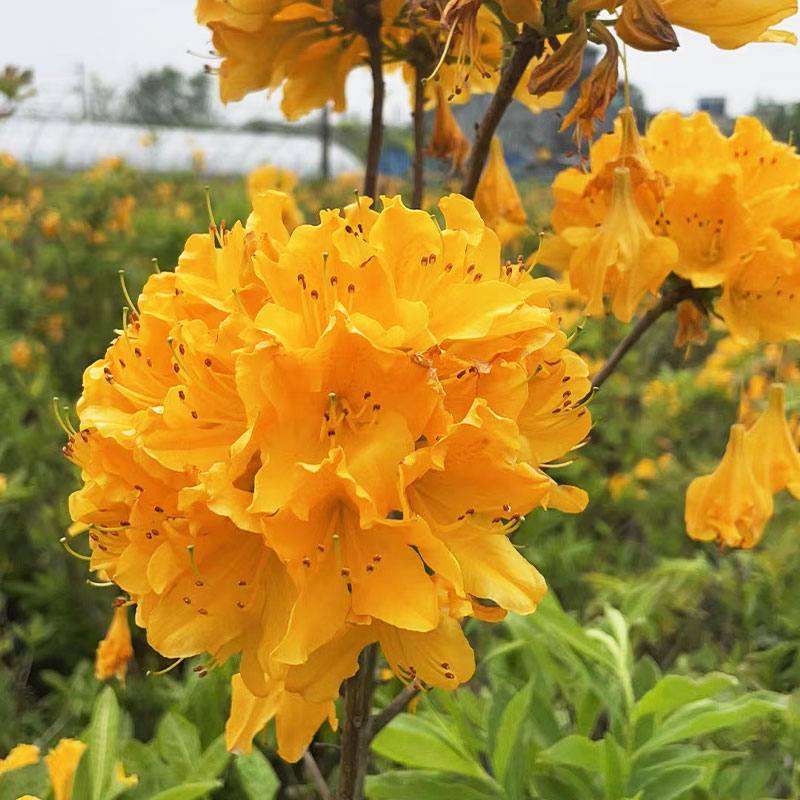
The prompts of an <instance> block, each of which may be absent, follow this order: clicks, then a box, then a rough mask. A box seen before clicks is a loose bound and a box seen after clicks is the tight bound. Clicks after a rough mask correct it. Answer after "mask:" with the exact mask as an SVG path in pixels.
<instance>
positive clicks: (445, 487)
mask: <svg viewBox="0 0 800 800" xmlns="http://www.w3.org/2000/svg"><path fill="white" fill-rule="evenodd" d="M285 202H286V197H285V195H282V194H280V193H278V192H267V193H266V194H259V195H257V196H256V197H255V198H254V210H253V213H252V214H251V216H250V217H249V219H248V221H247V225H246V226H242V225H241V224H239V223H237V224H236V225H235V226H234V227H233V228H232V229H231V230H228V231H217V230H216V229H215V230H214V231H213V235H212V234H205V235H196V236H192V237H191V238H190V239H189V240H188V242H187V244H186V248H185V251H184V253H183V254H182V256H181V257H180V259H179V262H178V266H177V268H176V269H175V271H174V272H161V273H158V274H155V275H153V276H152V277H151V278H150V279H149V281H148V282H147V284H146V286H145V288H144V290H143V292H142V294H141V295H140V297H139V300H138V308H137V309H136V310H135V311H134V312H132V313H131V315H130V317H129V318H128V320H127V324H126V325H125V326H124V327H123V329H122V330H120V331H118V336H117V338H116V339H115V340H114V342H113V343H112V344H111V346H110V347H109V349H108V351H107V352H106V355H105V357H104V358H102V359H100V360H99V361H97V362H95V363H94V364H92V365H91V366H90V367H89V368H88V369H87V370H86V372H85V375H84V390H83V395H82V397H81V399H80V401H79V404H78V413H79V417H80V427H79V429H78V430H77V431H76V433H75V435H73V436H71V437H70V440H69V443H68V445H67V446H66V448H65V453H66V455H67V456H68V457H69V458H70V459H72V460H74V461H75V463H76V464H78V465H79V466H80V467H81V470H82V478H83V481H84V485H83V488H81V489H80V490H79V491H78V492H76V493H75V494H73V495H72V496H71V498H70V509H71V513H72V515H73V517H74V519H75V520H76V521H80V522H83V523H86V524H88V525H89V526H90V527H89V535H90V537H91V550H92V555H91V568H92V569H94V570H100V571H103V572H104V573H105V574H106V575H107V576H108V578H110V579H111V580H113V581H114V582H115V583H117V584H118V585H119V586H120V587H121V588H122V589H123V590H124V591H125V592H127V593H128V594H129V595H130V597H131V599H132V601H133V602H135V603H136V604H137V610H136V621H137V623H138V624H139V625H141V626H142V627H144V628H146V629H147V635H148V640H149V642H150V644H151V645H152V646H153V647H154V648H155V649H156V650H158V651H159V652H160V653H162V654H164V655H165V656H168V657H171V658H185V657H188V656H194V655H196V654H199V653H205V652H207V653H209V654H210V660H209V661H208V662H207V668H213V666H214V665H215V664H219V663H222V662H224V661H225V660H226V659H228V658H230V657H231V656H233V655H235V654H237V653H241V662H240V673H239V674H238V675H237V676H236V678H235V679H234V699H233V709H232V715H231V720H230V722H229V725H228V729H227V733H228V744H229V746H230V747H237V748H247V747H249V745H250V739H251V738H252V736H253V734H254V733H255V732H257V731H258V730H259V729H260V728H261V727H263V725H264V724H265V723H266V722H267V720H268V719H269V718H270V717H272V716H277V730H278V738H279V747H280V752H281V754H282V755H283V756H284V757H285V758H288V759H297V758H299V757H300V755H301V753H302V751H303V748H304V747H305V746H306V744H307V743H308V741H309V740H310V738H311V736H312V735H313V734H314V732H315V731H316V729H317V728H318V727H319V725H320V724H321V723H322V722H323V720H324V719H325V718H326V717H328V718H330V719H331V720H332V721H333V720H334V719H335V717H334V714H335V710H334V703H333V701H334V699H335V698H336V697H337V695H338V691H339V686H340V683H341V681H342V680H343V679H344V678H346V677H348V676H350V675H352V674H353V673H354V672H355V671H356V669H357V657H358V654H359V652H360V650H361V649H362V648H363V647H364V646H365V645H367V644H368V643H371V642H376V641H377V642H380V646H381V647H382V649H383V652H384V654H385V656H386V659H387V661H388V663H389V665H390V667H391V668H392V669H393V670H394V671H395V672H396V673H397V674H398V675H399V676H400V677H401V678H402V679H403V680H405V681H416V682H417V683H418V684H420V685H422V686H440V687H445V688H454V687H455V686H457V685H458V684H459V683H460V682H462V681H465V680H467V679H468V678H469V677H470V676H471V674H472V672H473V669H474V660H473V654H472V651H471V649H470V647H469V645H468V643H467V641H466V639H465V638H464V635H463V633H462V630H461V625H460V621H461V620H462V619H463V618H464V617H469V616H474V617H478V618H481V619H486V620H497V619H500V618H502V617H503V616H504V615H505V613H506V611H507V610H510V611H515V612H518V613H530V612H532V611H533V610H534V609H535V608H536V605H537V603H538V601H539V600H540V598H541V597H542V595H543V594H544V592H545V583H544V580H543V579H542V577H541V576H540V574H539V573H538V572H537V571H536V569H534V567H533V566H531V565H530V564H529V563H528V562H527V561H526V560H525V559H524V558H523V557H522V556H521V555H520V554H519V553H518V552H517V550H516V549H515V547H514V546H513V545H512V543H511V542H510V541H509V538H508V534H509V533H510V532H512V531H513V530H514V528H515V527H516V526H517V525H518V523H519V521H520V519H521V518H522V516H523V515H524V514H527V513H528V512H530V511H531V510H532V509H534V508H536V507H537V506H541V507H555V508H559V509H562V510H564V511H568V512H577V511H580V510H581V509H582V508H583V506H584V505H585V502H586V496H585V493H584V492H583V491H582V490H580V489H578V488H575V487H569V486H560V485H558V484H557V483H556V482H555V481H554V480H553V479H552V478H551V477H550V476H549V475H548V474H547V472H546V471H545V469H546V467H547V466H548V465H549V464H552V463H553V462H554V461H558V460H560V459H561V458H562V457H563V456H564V455H565V454H567V453H569V451H570V450H572V449H573V448H575V447H576V446H577V445H579V444H580V443H581V442H582V441H583V440H584V439H585V438H586V436H587V434H588V432H589V429H590V418H589V414H588V411H587V409H586V408H585V407H584V405H583V400H584V399H585V397H586V396H587V394H588V393H589V382H588V380H587V377H586V375H587V369H586V365H585V364H584V362H583V361H582V360H581V359H580V357H578V356H577V355H575V354H574V353H572V352H571V351H570V350H568V349H567V348H566V345H567V341H566V336H565V335H564V333H562V332H561V331H560V330H559V325H558V318H557V316H556V315H555V313H554V312H553V311H551V309H550V306H549V297H550V295H551V294H552V293H553V291H554V284H553V282H552V281H551V280H550V279H547V278H539V279H534V278H532V277H531V276H530V275H529V274H528V272H527V271H526V269H525V267H524V265H522V264H521V263H514V264H512V263H510V262H506V263H505V264H503V263H502V262H501V259H500V244H499V241H498V239H497V236H496V235H495V234H494V233H493V232H492V231H491V230H490V229H488V228H487V227H486V226H485V225H484V223H483V221H482V220H481V218H480V216H479V215H478V213H477V212H476V210H475V208H474V206H473V204H472V203H471V202H470V201H469V200H467V199H465V198H463V197H461V196H458V195H451V196H449V197H446V198H444V199H443V200H442V201H441V202H440V209H441V211H442V213H443V216H444V219H445V222H446V227H445V229H441V228H440V227H439V225H438V224H437V223H436V221H435V220H434V219H432V218H431V216H430V215H428V214H427V213H424V212H422V211H413V210H409V209H407V208H405V207H404V206H403V204H402V203H401V201H400V200H399V198H388V199H386V198H385V199H384V210H383V211H382V212H380V213H377V212H376V211H374V210H372V209H371V208H370V206H371V202H372V201H371V200H367V199H363V198H362V199H361V200H360V201H359V202H358V203H357V204H354V205H352V206H351V207H348V208H346V209H345V210H344V212H343V213H340V212H338V211H327V212H322V213H321V215H320V218H321V222H320V224H319V225H316V226H310V225H303V226H300V227H298V228H296V229H295V230H294V231H293V233H292V234H291V235H290V234H289V233H288V232H287V230H286V228H285V227H284V224H283V222H282V213H283V210H284V206H285Z"/></svg>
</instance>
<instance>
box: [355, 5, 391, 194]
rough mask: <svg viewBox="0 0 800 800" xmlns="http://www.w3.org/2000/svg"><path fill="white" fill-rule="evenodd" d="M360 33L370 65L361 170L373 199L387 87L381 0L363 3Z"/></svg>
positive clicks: (381, 142) (376, 183)
mask: <svg viewBox="0 0 800 800" xmlns="http://www.w3.org/2000/svg"><path fill="white" fill-rule="evenodd" d="M363 14H364V17H363V23H362V25H363V27H362V29H361V30H362V33H363V35H364V38H365V39H366V40H367V48H368V50H369V68H370V71H371V72H372V119H371V121H370V128H369V143H368V145H367V163H366V169H365V172H364V194H365V195H367V197H372V198H374V197H375V195H376V193H377V189H378V162H379V161H380V158H381V146H382V145H383V100H384V95H385V93H386V86H385V84H384V82H383V41H382V39H381V24H382V17H381V4H380V0H366V2H364V3H363Z"/></svg>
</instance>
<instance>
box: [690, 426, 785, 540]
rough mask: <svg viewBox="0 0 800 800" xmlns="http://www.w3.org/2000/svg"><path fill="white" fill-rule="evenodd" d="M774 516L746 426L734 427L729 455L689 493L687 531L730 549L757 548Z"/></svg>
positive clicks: (696, 482) (729, 444) (694, 537)
mask: <svg viewBox="0 0 800 800" xmlns="http://www.w3.org/2000/svg"><path fill="white" fill-rule="evenodd" d="M771 516H772V495H771V494H770V492H769V491H768V490H767V489H765V488H764V487H763V486H762V485H761V484H760V482H759V480H758V479H757V477H756V475H755V473H754V472H753V468H752V466H751V462H750V459H749V458H748V455H747V447H746V444H745V427H744V425H733V426H732V427H731V436H730V440H729V442H728V447H727V449H726V451H725V455H724V456H723V458H722V461H720V463H719V466H718V467H717V468H716V470H714V472H713V473H712V474H711V475H703V476H702V477H700V478H695V479H694V480H693V481H692V482H691V483H690V484H689V488H688V489H687V491H686V531H687V533H688V534H689V536H690V537H691V538H692V539H698V540H701V541H711V540H714V539H717V540H718V541H719V542H720V543H721V544H724V545H727V546H728V547H743V548H751V547H754V546H755V545H756V544H757V543H758V541H759V539H760V538H761V534H762V532H763V530H764V525H766V523H767V520H768V519H769V518H770V517H771Z"/></svg>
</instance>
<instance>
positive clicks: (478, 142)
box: [461, 25, 544, 198]
mask: <svg viewBox="0 0 800 800" xmlns="http://www.w3.org/2000/svg"><path fill="white" fill-rule="evenodd" d="M543 49H544V42H543V40H542V38H541V36H540V35H539V34H538V33H537V32H536V31H535V30H534V29H533V28H531V27H529V26H528V25H526V26H525V27H524V28H523V30H522V33H521V34H520V36H519V37H518V38H517V40H516V41H515V42H514V54H513V55H512V56H511V58H510V59H509V61H508V62H507V63H506V65H505V66H504V67H503V73H502V75H501V77H500V82H499V83H498V85H497V91H495V93H494V95H493V96H492V101H491V103H489V107H488V108H487V109H486V112H485V113H484V115H483V118H482V119H481V121H480V124H479V125H478V130H477V132H476V134H475V141H474V143H473V145H472V155H471V156H470V160H469V167H468V170H467V175H466V177H465V178H464V182H463V183H462V184H461V194H463V195H464V196H466V197H469V198H473V197H474V196H475V190H476V189H477V188H478V181H479V180H480V177H481V173H482V172H483V168H484V166H485V164H486V159H487V158H488V157H489V147H490V146H491V143H492V137H493V136H494V134H495V131H496V130H497V126H498V125H499V124H500V120H502V118H503V115H504V114H505V113H506V110H507V109H508V107H509V105H511V100H512V99H513V97H514V91H515V90H516V88H517V84H518V83H519V82H520V79H521V78H522V75H523V74H524V72H525V70H526V68H527V66H528V64H529V63H530V61H531V59H532V58H534V57H535V56H538V55H541V54H542V51H543Z"/></svg>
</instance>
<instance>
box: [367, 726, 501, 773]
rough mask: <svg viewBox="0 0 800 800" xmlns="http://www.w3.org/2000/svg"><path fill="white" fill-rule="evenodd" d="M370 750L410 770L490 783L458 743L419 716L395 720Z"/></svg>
mask: <svg viewBox="0 0 800 800" xmlns="http://www.w3.org/2000/svg"><path fill="white" fill-rule="evenodd" d="M372 749H373V750H374V751H375V752H376V753H377V754H378V755H381V756H384V758H389V759H391V760H392V761H396V762H398V763H399V764H406V765H408V766H410V767H418V768H421V769H434V770H440V771H442V772H453V773H456V774H457V775H470V776H472V777H474V778H485V779H487V780H491V779H490V778H489V777H488V776H487V775H486V773H485V772H484V771H483V769H482V767H481V766H480V764H479V763H478V762H477V761H476V760H475V759H473V758H472V757H471V756H470V755H469V753H468V752H467V751H466V750H465V749H464V747H463V745H462V744H461V743H460V742H459V741H458V740H457V739H455V738H453V737H452V735H451V734H450V733H449V732H448V731H447V730H445V729H444V728H442V726H441V725H439V724H437V723H435V722H432V721H430V720H428V719H426V718H425V717H423V716H422V715H421V714H401V715H400V716H399V717H395V718H394V719H393V720H392V722H391V723H390V724H389V725H387V726H386V727H385V728H384V729H383V730H382V731H381V732H380V733H379V734H378V735H377V736H376V737H375V739H373V741H372Z"/></svg>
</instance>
